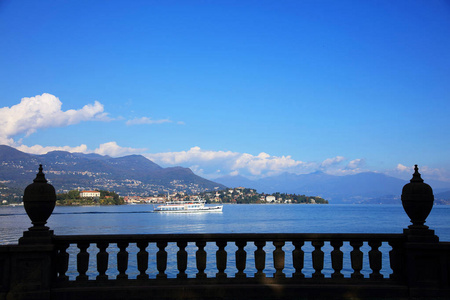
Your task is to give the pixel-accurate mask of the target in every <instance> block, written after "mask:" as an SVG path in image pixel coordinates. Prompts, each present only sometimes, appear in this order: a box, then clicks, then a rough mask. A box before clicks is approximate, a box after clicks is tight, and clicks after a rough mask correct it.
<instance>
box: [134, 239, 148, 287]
mask: <svg viewBox="0 0 450 300" xmlns="http://www.w3.org/2000/svg"><path fill="white" fill-rule="evenodd" d="M136 244H137V246H138V248H139V252H138V253H137V265H138V270H139V272H140V274H139V275H138V276H137V279H148V274H147V273H146V271H147V269H148V252H147V251H146V250H145V249H146V248H147V246H148V242H137V243H136Z"/></svg>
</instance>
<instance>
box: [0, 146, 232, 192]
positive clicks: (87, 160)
mask: <svg viewBox="0 0 450 300" xmlns="http://www.w3.org/2000/svg"><path fill="white" fill-rule="evenodd" d="M0 163H1V165H0V181H1V182H2V183H3V184H5V185H7V186H12V187H19V188H25V187H26V186H27V185H28V184H30V183H32V180H33V179H34V178H35V174H36V173H37V171H38V167H39V164H42V165H43V167H44V173H45V174H46V178H47V180H49V181H50V182H51V184H52V185H53V186H54V187H55V189H56V190H57V191H58V192H61V191H68V190H72V189H103V190H109V191H115V192H117V193H120V194H122V195H149V194H156V193H168V192H171V193H173V192H186V193H199V192H204V191H207V190H219V189H224V188H225V186H223V185H221V184H218V183H215V182H212V181H210V180H207V179H205V178H202V177H200V176H197V175H195V174H194V173H193V172H192V171H191V170H190V169H188V168H182V167H171V168H162V167H161V166H159V165H157V164H155V163H154V162H152V161H150V160H148V159H147V158H145V157H144V156H142V155H129V156H124V157H118V158H112V157H109V156H102V155H98V154H82V153H70V152H65V151H52V152H49V153H47V154H44V155H33V154H27V153H24V152H21V151H19V150H17V149H15V148H12V147H9V146H5V145H0Z"/></svg>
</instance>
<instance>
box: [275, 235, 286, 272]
mask: <svg viewBox="0 0 450 300" xmlns="http://www.w3.org/2000/svg"><path fill="white" fill-rule="evenodd" d="M273 245H274V246H275V250H274V251H273V266H274V268H275V273H274V274H273V276H274V277H275V278H285V277H286V275H285V274H284V273H283V269H284V258H285V253H284V251H283V246H284V241H274V242H273Z"/></svg>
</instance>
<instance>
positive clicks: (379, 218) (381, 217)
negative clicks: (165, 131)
mask: <svg viewBox="0 0 450 300" xmlns="http://www.w3.org/2000/svg"><path fill="white" fill-rule="evenodd" d="M410 224H411V223H410V222H409V218H408V216H407V215H406V213H405V212H404V210H403V208H402V206H401V205H362V204H357V205H300V204H264V205H263V204H234V205H233V204H228V205H227V204H225V205H224V209H223V212H222V213H202V214H200V213H197V214H159V213H153V207H152V205H121V206H89V207H87V206H83V207H72V206H57V207H55V210H54V212H53V214H52V216H51V217H50V219H49V220H48V223H47V226H49V227H50V228H51V229H53V230H54V232H55V234H57V235H69V234H141V233H142V234H150V233H270V232H272V233H274V232H276V233H402V230H403V228H406V227H407V226H408V225H410ZM426 224H427V225H428V226H430V228H431V229H434V230H435V231H436V234H437V235H438V236H439V238H440V240H441V241H450V206H440V205H437V206H434V207H433V210H432V211H431V213H430V216H429V217H428V219H427V223H426ZM30 226H31V222H30V220H29V219H28V217H27V215H26V213H25V210H24V208H23V207H20V206H16V207H10V206H8V207H0V233H1V237H0V243H1V244H11V243H17V240H18V238H19V237H20V236H22V232H23V231H24V230H27V228H28V227H30Z"/></svg>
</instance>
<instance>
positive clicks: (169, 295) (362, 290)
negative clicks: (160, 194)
mask: <svg viewBox="0 0 450 300" xmlns="http://www.w3.org/2000/svg"><path fill="white" fill-rule="evenodd" d="M409 295H410V293H409V290H408V287H407V286H402V285H388V286H386V285H376V284H375V285H374V284H368V285H366V284H351V285H346V284H274V283H264V284H262V283H256V284H255V283H240V284H232V283H230V284H216V283H202V284H199V283H197V284H185V285H180V284H179V282H178V284H176V285H171V284H169V282H167V283H166V284H161V285H159V284H155V285H153V284H152V285H132V286H126V287H125V286H115V287H110V286H103V287H102V286H92V287H86V286H85V287H81V288H80V287H73V288H54V289H52V299H61V300H75V299H84V300H89V299H96V300H98V299H105V300H107V299H108V300H115V299H127V300H138V299H155V300H168V299H197V300H198V299H208V300H209V299H211V300H212V299H214V300H216V299H217V300H218V299H221V300H236V299H246V300H272V299H286V300H287V299H305V300H306V299H308V300H310V299H327V300H328V299H399V300H400V299H402V300H403V299H410V297H409Z"/></svg>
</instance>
